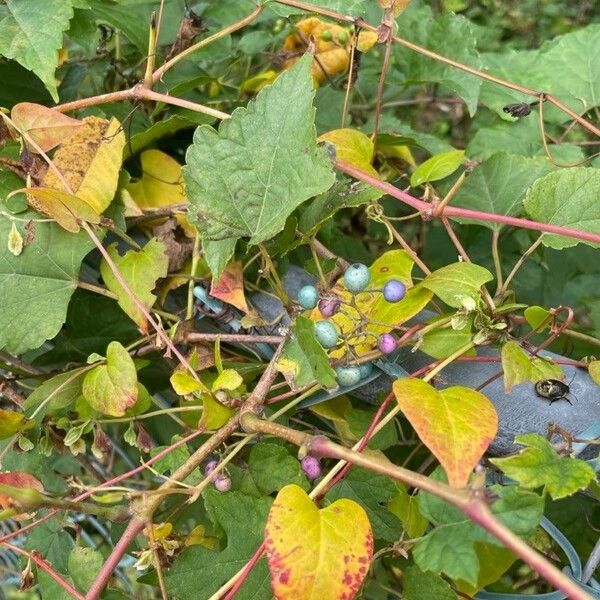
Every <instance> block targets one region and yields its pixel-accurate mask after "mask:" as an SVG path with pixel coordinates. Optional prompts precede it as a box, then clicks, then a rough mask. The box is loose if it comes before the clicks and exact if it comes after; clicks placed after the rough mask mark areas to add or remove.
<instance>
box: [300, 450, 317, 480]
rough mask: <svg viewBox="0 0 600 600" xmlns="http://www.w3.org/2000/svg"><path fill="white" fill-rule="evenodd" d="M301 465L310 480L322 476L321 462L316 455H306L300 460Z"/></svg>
mask: <svg viewBox="0 0 600 600" xmlns="http://www.w3.org/2000/svg"><path fill="white" fill-rule="evenodd" d="M300 465H301V466H302V470H303V471H304V473H305V475H306V476H307V477H308V479H310V481H313V480H314V479H316V478H317V477H320V476H321V463H320V462H319V459H318V458H315V457H314V456H305V457H304V458H303V459H302V460H301V461H300Z"/></svg>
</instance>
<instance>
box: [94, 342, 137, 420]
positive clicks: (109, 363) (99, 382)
mask: <svg viewBox="0 0 600 600" xmlns="http://www.w3.org/2000/svg"><path fill="white" fill-rule="evenodd" d="M83 395H84V397H85V399H86V400H87V402H88V404H89V405H90V406H91V407H92V408H93V409H94V410H97V411H98V412H99V413H102V414H104V415H109V416H111V417H122V416H123V415H124V414H125V411H126V410H127V409H128V408H131V407H132V406H134V405H135V403H136V400H137V397H138V387H137V372H136V369H135V364H134V362H133V359H132V358H131V356H129V353H128V352H127V350H125V348H124V347H123V346H122V345H121V344H119V342H111V343H110V344H109V345H108V348H107V349H106V364H105V365H98V366H97V367H94V368H93V369H92V370H91V371H88V373H87V374H86V376H85V379H84V380H83Z"/></svg>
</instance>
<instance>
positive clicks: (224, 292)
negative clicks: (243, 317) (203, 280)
mask: <svg viewBox="0 0 600 600" xmlns="http://www.w3.org/2000/svg"><path fill="white" fill-rule="evenodd" d="M242 267H243V265H242V263H241V261H235V262H231V263H229V264H228V265H227V266H226V267H225V269H224V271H223V273H222V275H221V277H219V280H218V281H217V282H215V281H213V282H212V285H211V288H210V295H211V296H214V297H215V298H219V300H223V302H227V304H231V305H232V306H235V307H236V308H239V309H240V310H241V311H242V312H244V313H249V312H250V309H249V308H248V304H247V303H246V295H245V294H244V273H243V271H242Z"/></svg>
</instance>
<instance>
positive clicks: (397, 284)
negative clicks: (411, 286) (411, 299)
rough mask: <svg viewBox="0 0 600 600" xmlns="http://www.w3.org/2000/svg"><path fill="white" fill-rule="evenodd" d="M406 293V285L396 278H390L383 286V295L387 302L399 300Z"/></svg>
mask: <svg viewBox="0 0 600 600" xmlns="http://www.w3.org/2000/svg"><path fill="white" fill-rule="evenodd" d="M405 295H406V286H405V285H404V284H403V283H402V282H401V281H398V280H397V279H390V280H389V281H388V282H387V283H386V284H385V285H384V286H383V297H384V298H385V299H386V301H387V302H399V301H400V300H402V298H404V296H405Z"/></svg>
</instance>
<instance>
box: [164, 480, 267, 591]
mask: <svg viewBox="0 0 600 600" xmlns="http://www.w3.org/2000/svg"><path fill="white" fill-rule="evenodd" d="M204 502H205V506H206V509H207V511H208V514H209V515H210V518H211V520H212V521H213V523H214V524H215V525H219V526H220V527H222V528H223V530H224V531H225V537H226V539H227V545H226V547H225V549H224V550H223V551H221V552H217V551H215V550H209V549H208V548H204V547H203V546H199V545H198V546H191V547H189V548H187V549H186V550H184V552H183V553H182V554H180V555H179V556H177V558H176V559H175V562H174V563H173V566H172V567H171V568H170V569H169V570H168V571H167V572H166V573H165V580H166V583H167V588H168V590H169V593H170V594H172V595H173V596H174V597H175V598H177V599H178V600H197V598H198V589H199V588H198V585H199V582H201V585H202V596H205V597H207V598H208V597H209V596H210V595H212V594H214V593H215V592H216V591H217V590H218V589H219V588H220V587H221V586H222V585H223V584H224V583H225V582H226V581H227V580H228V579H229V578H230V577H233V575H235V574H236V573H237V572H238V570H239V569H241V568H242V567H243V566H244V565H245V564H246V563H247V562H248V560H250V558H251V557H252V555H253V554H254V553H255V552H256V549H257V548H258V547H259V546H260V544H261V543H262V541H263V535H264V527H265V523H266V521H267V514H268V512H269V508H270V506H271V499H270V498H268V497H263V498H251V497H250V496H246V495H244V494H241V493H240V492H229V493H227V494H220V493H219V492H217V491H215V490H212V489H209V490H207V491H206V492H205V494H204ZM260 582H263V583H264V584H266V585H265V587H264V589H263V586H262V585H259V583H260ZM246 586H248V587H257V588H260V592H258V593H257V594H256V595H255V596H252V597H253V598H255V599H256V600H269V599H270V598H271V595H272V593H271V590H270V586H269V585H268V575H267V573H266V564H265V562H264V560H262V561H260V562H259V563H258V565H257V568H254V569H252V572H251V573H250V576H249V578H248V579H247V580H246V582H245V583H244V587H242V588H241V591H240V597H243V594H244V588H245V587H246Z"/></svg>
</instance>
